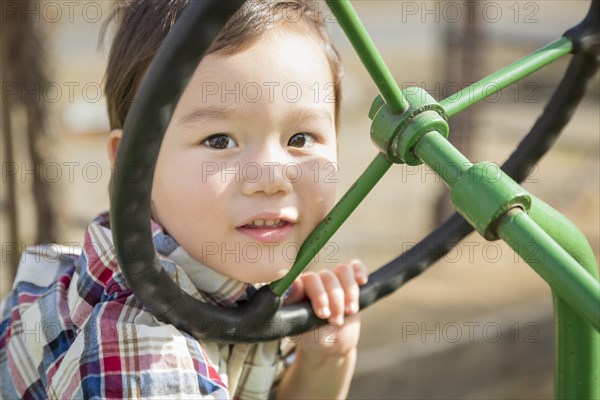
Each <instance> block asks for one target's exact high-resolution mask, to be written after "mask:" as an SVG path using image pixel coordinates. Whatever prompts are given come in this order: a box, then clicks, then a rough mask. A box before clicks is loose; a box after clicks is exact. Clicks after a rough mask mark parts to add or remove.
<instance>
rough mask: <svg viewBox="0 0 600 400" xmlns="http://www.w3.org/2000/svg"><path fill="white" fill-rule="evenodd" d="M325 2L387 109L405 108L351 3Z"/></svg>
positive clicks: (343, 0) (400, 111)
mask: <svg viewBox="0 0 600 400" xmlns="http://www.w3.org/2000/svg"><path fill="white" fill-rule="evenodd" d="M327 5H328V6H329V8H330V9H331V11H332V12H333V14H334V15H335V17H336V18H337V20H338V23H339V24H340V26H341V27H342V29H343V30H344V33H345V34H346V36H347V37H348V40H350V43H351V44H352V46H353V47H354V50H355V51H356V53H357V54H358V56H359V57H360V59H361V61H362V63H363V65H364V66H365V68H366V69H367V71H368V72H369V74H370V75H371V78H372V79H373V81H374V82H375V84H376V85H377V88H378V89H379V92H380V93H381V95H382V96H383V98H384V100H385V102H386V104H387V106H388V108H389V109H390V111H391V112H392V113H394V114H399V113H402V112H404V111H405V110H407V109H408V107H409V105H408V102H407V101H406V99H405V98H404V95H403V94H402V92H401V91H400V87H399V86H398V84H397V83H396V81H395V80H394V77H393V76H392V73H391V72H390V70H389V69H388V67H387V65H386V64H385V62H384V61H383V58H382V57H381V54H379V52H378V51H377V48H376V47H375V44H374V43H373V40H372V39H371V37H370V36H369V33H368V32H367V30H366V29H365V27H364V25H363V23H362V22H361V20H360V18H359V17H358V14H356V11H355V10H354V7H352V4H350V2H349V1H348V0H328V1H327Z"/></svg>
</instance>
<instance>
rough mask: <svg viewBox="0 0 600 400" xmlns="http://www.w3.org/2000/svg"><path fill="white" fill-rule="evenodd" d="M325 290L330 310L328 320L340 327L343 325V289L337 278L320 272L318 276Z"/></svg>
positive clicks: (330, 273) (332, 274) (328, 272)
mask: <svg viewBox="0 0 600 400" xmlns="http://www.w3.org/2000/svg"><path fill="white" fill-rule="evenodd" d="M319 275H320V276H321V280H322V281H323V285H324V286H325V290H326V291H327V294H328V295H329V308H330V309H331V317H330V318H329V320H330V321H331V322H333V323H335V324H338V325H342V324H343V323H344V314H345V311H344V289H343V288H342V285H341V284H340V281H339V279H338V277H337V276H336V275H335V274H334V273H333V272H331V271H328V270H325V271H321V273H320V274H319Z"/></svg>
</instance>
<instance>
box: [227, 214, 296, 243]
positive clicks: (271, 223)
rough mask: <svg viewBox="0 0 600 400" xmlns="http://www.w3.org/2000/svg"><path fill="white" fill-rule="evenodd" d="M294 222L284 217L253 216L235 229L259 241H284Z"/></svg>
mask: <svg viewBox="0 0 600 400" xmlns="http://www.w3.org/2000/svg"><path fill="white" fill-rule="evenodd" d="M293 226H294V222H292V221H289V220H287V219H284V218H253V219H251V220H250V221H249V222H247V223H246V224H244V225H241V226H239V227H238V228H237V230H238V231H239V232H241V233H243V234H244V235H246V236H249V237H250V238H251V239H252V240H254V241H257V242H261V243H273V242H282V241H284V240H285V239H286V238H287V237H288V236H289V234H290V232H291V231H292V228H293Z"/></svg>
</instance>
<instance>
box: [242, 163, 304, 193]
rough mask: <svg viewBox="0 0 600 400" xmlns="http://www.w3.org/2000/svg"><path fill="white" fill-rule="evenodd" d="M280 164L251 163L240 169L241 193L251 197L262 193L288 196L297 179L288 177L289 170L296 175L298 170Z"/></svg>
mask: <svg viewBox="0 0 600 400" xmlns="http://www.w3.org/2000/svg"><path fill="white" fill-rule="evenodd" d="M293 167H295V166H290V165H287V164H286V163H281V162H276V161H272V162H252V163H249V164H248V165H247V166H246V168H244V169H242V170H243V171H244V173H243V174H242V175H243V176H242V192H243V193H244V194H245V195H247V196H251V195H253V194H256V193H259V192H263V193H265V194H268V195H272V194H276V193H281V194H288V193H291V192H292V190H293V184H292V183H293V182H294V181H295V180H296V179H297V177H290V176H288V175H290V171H289V170H290V169H293V170H294V171H293V173H296V172H297V171H296V170H297V169H298V168H293Z"/></svg>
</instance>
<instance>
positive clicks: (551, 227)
mask: <svg viewBox="0 0 600 400" xmlns="http://www.w3.org/2000/svg"><path fill="white" fill-rule="evenodd" d="M532 200H533V201H532V203H531V209H530V210H529V215H530V216H531V218H532V219H533V220H534V221H535V222H536V223H537V224H538V225H539V226H540V227H541V228H542V229H544V231H546V232H547V233H548V234H549V235H550V236H551V237H552V238H553V239H554V240H556V242H557V243H558V244H559V245H560V246H561V247H562V248H563V249H565V250H566V251H567V253H569V254H570V255H571V256H572V257H573V258H574V259H575V260H576V261H577V262H578V263H579V264H581V266H582V267H583V268H584V269H585V270H586V271H587V272H588V273H589V274H590V275H591V276H592V277H593V278H594V279H595V280H596V281H598V266H597V263H596V258H595V257H594V251H593V250H592V248H591V246H590V245H589V242H588V240H587V238H586V237H585V236H584V235H583V233H581V231H580V230H579V229H578V228H577V226H575V224H573V223H572V222H571V221H570V220H569V219H568V218H567V217H565V216H564V215H562V214H561V213H559V212H558V211H556V210H555V209H553V208H552V207H550V206H549V205H548V204H546V203H544V202H543V201H542V200H540V199H538V198H535V197H533V196H532ZM552 298H553V302H554V322H555V326H554V331H555V337H554V344H555V352H554V355H555V366H554V375H555V376H554V397H555V398H557V399H598V398H600V356H599V355H600V333H598V332H596V331H595V330H594V328H592V327H591V326H590V324H588V323H587V322H586V321H585V320H584V319H583V318H581V317H580V316H579V315H578V314H577V313H576V312H575V311H574V310H573V309H572V308H571V307H570V306H569V305H568V304H567V303H566V302H565V301H564V300H563V299H562V298H561V297H560V296H559V295H558V293H556V292H555V291H552ZM598 307H600V305H598Z"/></svg>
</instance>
